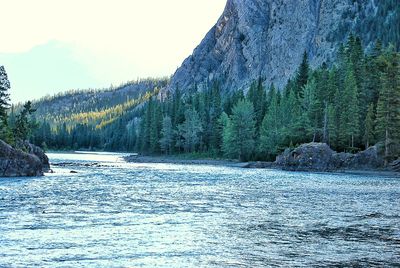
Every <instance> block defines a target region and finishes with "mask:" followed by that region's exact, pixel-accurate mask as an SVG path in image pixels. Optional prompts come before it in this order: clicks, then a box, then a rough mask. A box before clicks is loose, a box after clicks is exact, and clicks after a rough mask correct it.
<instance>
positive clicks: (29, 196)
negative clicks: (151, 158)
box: [0, 153, 400, 267]
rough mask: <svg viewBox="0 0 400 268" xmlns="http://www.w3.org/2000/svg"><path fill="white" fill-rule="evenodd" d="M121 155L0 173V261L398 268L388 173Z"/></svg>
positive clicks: (399, 195)
mask: <svg viewBox="0 0 400 268" xmlns="http://www.w3.org/2000/svg"><path fill="white" fill-rule="evenodd" d="M120 156H121V155H119V154H88V153H86V154H83V153H80V154H49V157H50V160H51V162H52V163H54V164H57V163H65V162H68V163H70V164H69V165H68V166H65V167H54V170H55V172H56V173H54V174H48V175H46V176H45V177H39V178H17V179H16V178H12V179H11V178H0V267H35V266H36V267H326V266H339V267H349V266H354V267H373V266H376V267H382V266H385V267H391V266H392V267H399V266H398V265H399V263H400V205H399V204H400V178H399V177H390V176H385V177H379V176H372V175H371V176H366V175H349V174H319V173H293V172H283V171H278V170H257V169H240V168H236V167H224V166H207V165H178V164H154V163H152V164H134V163H125V162H124V161H122V160H121V158H120ZM93 162H96V163H98V164H97V165H95V166H91V165H87V166H85V165H84V164H85V163H86V164H90V163H93ZM70 170H74V171H77V172H78V173H74V174H73V173H70Z"/></svg>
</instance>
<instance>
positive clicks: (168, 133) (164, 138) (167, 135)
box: [160, 115, 174, 154]
mask: <svg viewBox="0 0 400 268" xmlns="http://www.w3.org/2000/svg"><path fill="white" fill-rule="evenodd" d="M173 142H174V131H173V129H172V120H171V117H169V116H168V115H167V116H165V117H164V118H163V121H162V130H161V139H160V146H161V150H162V151H163V152H164V153H165V154H171V153H172V147H173Z"/></svg>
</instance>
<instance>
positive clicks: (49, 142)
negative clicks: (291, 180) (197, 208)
mask: <svg viewBox="0 0 400 268" xmlns="http://www.w3.org/2000/svg"><path fill="white" fill-rule="evenodd" d="M210 84H211V85H210V86H209V88H208V89H206V90H202V91H198V90H197V88H196V87H194V88H192V89H182V90H181V89H179V88H176V89H174V90H170V91H168V92H164V94H159V92H158V90H153V91H149V92H148V94H146V95H145V97H143V96H140V98H138V99H136V100H135V104H134V105H132V106H126V107H128V108H126V109H121V110H118V109H112V111H115V112H113V113H111V114H109V113H107V112H105V110H104V111H102V110H94V111H92V112H86V113H82V114H80V115H79V116H80V117H82V118H80V117H79V118H75V117H76V116H77V115H70V117H69V118H75V119H74V120H75V121H74V120H71V121H68V120H59V121H57V122H56V124H55V123H54V122H49V121H44V122H42V123H41V124H40V125H39V126H38V128H37V129H36V130H35V131H34V133H32V135H30V138H31V140H32V141H34V142H35V143H36V144H39V145H41V144H43V145H44V146H48V147H49V148H52V149H92V150H112V151H135V152H139V153H143V154H182V153H184V154H192V155H193V154H199V155H201V156H209V157H227V158H236V159H240V160H274V158H275V157H276V155H277V154H279V153H280V152H281V151H283V150H284V149H285V148H288V147H294V146H297V145H299V144H302V143H306V142H311V141H314V142H325V143H327V144H329V145H330V146H331V147H332V148H333V149H335V150H337V151H344V152H357V151H359V150H363V149H365V148H368V147H369V146H372V145H375V144H377V145H378V147H379V149H380V150H381V152H382V154H383V155H384V157H385V160H386V161H390V160H391V159H393V158H395V157H398V155H399V142H400V55H399V53H398V52H397V51H396V48H395V47H393V46H390V45H389V46H387V47H383V46H382V44H381V43H380V42H379V41H377V42H376V43H375V45H374V47H373V48H371V49H369V51H368V52H365V51H364V49H363V47H362V42H361V40H360V38H358V37H356V36H353V35H350V37H349V38H348V41H347V42H346V43H345V44H343V45H341V46H340V48H339V49H338V53H337V59H336V60H335V62H334V63H333V64H330V65H327V64H322V66H320V67H318V68H316V69H314V70H312V69H311V68H310V65H309V61H308V55H307V53H304V55H303V60H302V62H301V64H300V66H299V68H298V71H297V73H296V74H295V76H294V77H293V78H292V79H290V80H288V82H287V84H286V86H285V87H284V88H283V89H281V90H279V89H277V88H275V86H274V85H273V84H271V85H269V86H266V83H265V81H264V80H263V79H262V78H261V77H260V78H259V79H257V80H256V81H253V83H252V84H251V86H250V87H249V89H248V90H247V91H246V92H243V91H242V90H232V91H229V92H222V91H221V89H220V86H219V83H218V80H216V81H213V82H212V83H210ZM3 99H4V98H3ZM129 101H132V100H129ZM121 107H125V106H123V105H122V106H121ZM0 112H1V111H0ZM98 113H102V116H100V118H101V120H100V121H99V120H93V118H92V117H96V116H97V115H98ZM11 114H12V113H11ZM67 116H68V115H67ZM74 116H75V117H74ZM10 117H11V116H9V118H10ZM3 118H4V116H3ZM107 120H109V121H107ZM3 121H4V120H3ZM6 121H7V120H6ZM8 121H9V122H10V121H12V120H10V119H9V120H8ZM74 122H75V123H74ZM101 122H104V124H102V123H101ZM3 124H4V122H3Z"/></svg>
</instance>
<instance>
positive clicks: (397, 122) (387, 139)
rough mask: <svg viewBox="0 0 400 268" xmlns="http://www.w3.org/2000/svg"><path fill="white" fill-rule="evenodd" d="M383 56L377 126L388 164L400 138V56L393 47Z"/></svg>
mask: <svg viewBox="0 0 400 268" xmlns="http://www.w3.org/2000/svg"><path fill="white" fill-rule="evenodd" d="M381 58H382V59H381V60H382V62H383V63H384V64H385V67H384V71H383V73H382V76H381V79H382V87H381V89H380V93H379V100H378V106H377V116H376V126H377V131H378V135H379V138H380V139H382V140H383V141H384V144H385V165H387V164H388V161H390V160H391V159H392V157H394V154H396V153H397V152H396V151H395V150H394V147H395V145H397V144H398V142H399V139H400V66H399V65H400V64H399V60H400V56H399V54H398V53H396V52H394V51H393V48H392V47H391V48H389V49H388V51H387V52H386V53H385V54H384V55H383V56H382V57H381Z"/></svg>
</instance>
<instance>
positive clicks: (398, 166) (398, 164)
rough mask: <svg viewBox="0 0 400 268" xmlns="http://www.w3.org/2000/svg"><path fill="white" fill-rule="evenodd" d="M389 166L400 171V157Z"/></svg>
mask: <svg viewBox="0 0 400 268" xmlns="http://www.w3.org/2000/svg"><path fill="white" fill-rule="evenodd" d="M389 168H390V169H391V170H393V171H396V172H400V158H399V159H397V160H395V161H393V162H392V163H390V164H389Z"/></svg>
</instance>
